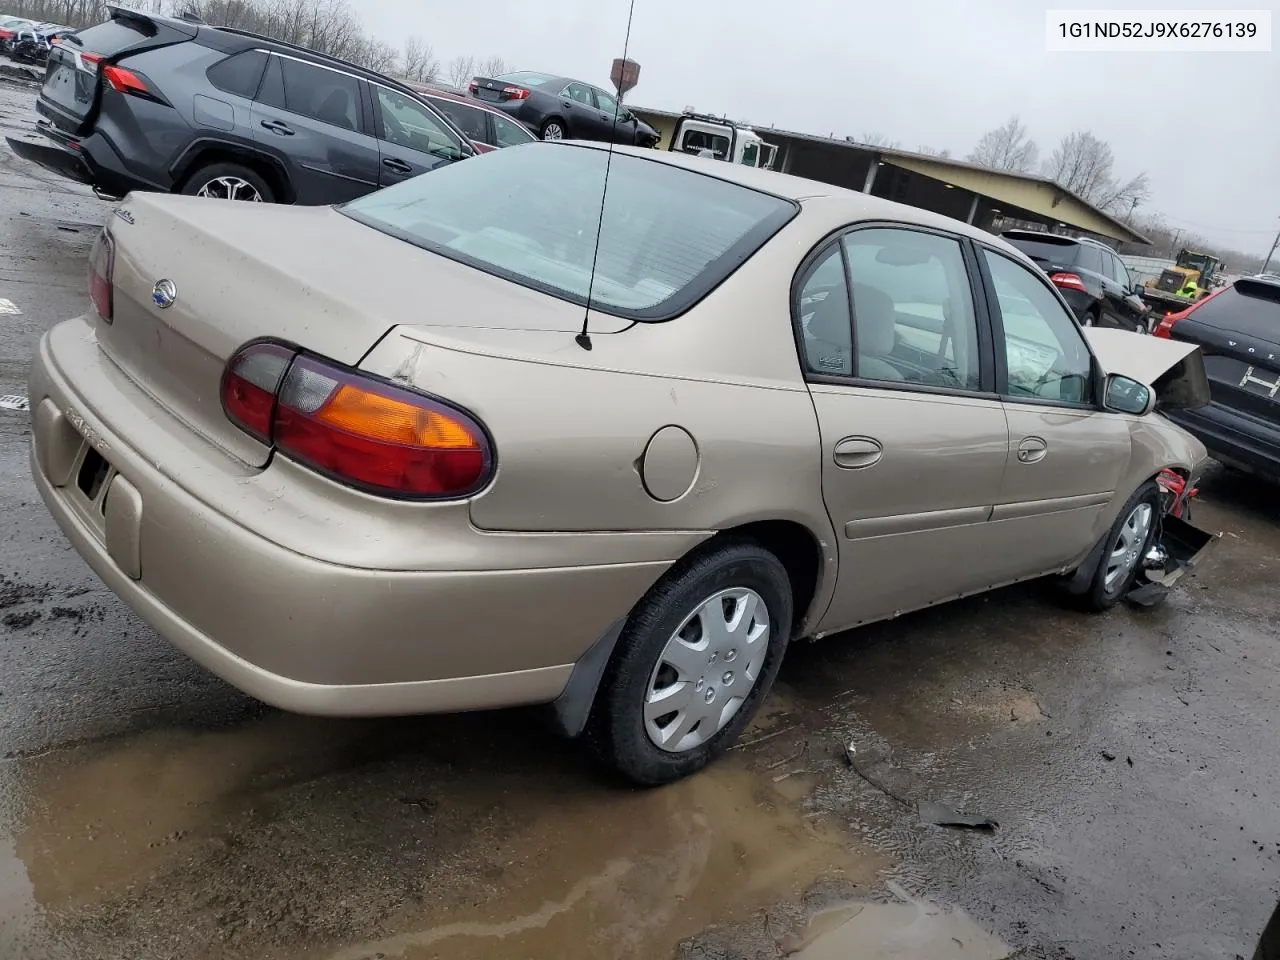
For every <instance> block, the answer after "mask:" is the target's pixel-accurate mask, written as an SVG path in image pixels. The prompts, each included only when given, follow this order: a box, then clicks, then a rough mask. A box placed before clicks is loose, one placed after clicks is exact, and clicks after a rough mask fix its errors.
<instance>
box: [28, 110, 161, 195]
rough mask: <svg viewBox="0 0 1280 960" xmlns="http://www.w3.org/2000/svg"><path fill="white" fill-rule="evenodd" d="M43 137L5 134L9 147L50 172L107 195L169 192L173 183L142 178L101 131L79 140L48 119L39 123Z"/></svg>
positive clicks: (37, 128) (37, 130)
mask: <svg viewBox="0 0 1280 960" xmlns="http://www.w3.org/2000/svg"><path fill="white" fill-rule="evenodd" d="M36 132H37V133H39V134H40V135H41V136H42V138H43V139H42V140H38V141H34V140H18V139H15V138H13V137H6V138H5V139H6V140H7V141H8V144H9V148H10V149H11V150H13V152H14V153H16V154H17V155H18V156H20V157H22V158H23V159H24V160H30V161H31V162H32V163H35V164H38V165H39V166H41V167H44V169H46V170H48V171H50V172H51V173H56V174H58V176H61V177H66V178H67V179H68V180H74V181H75V182H77V183H83V184H86V185H88V186H91V187H96V188H97V189H98V190H100V191H102V192H103V193H105V194H109V195H111V196H115V197H123V196H125V195H126V194H128V193H130V192H131V191H133V190H157V191H161V192H168V191H169V189H170V188H171V187H172V184H170V183H163V182H159V181H151V180H146V179H143V178H141V177H139V176H137V174H135V173H132V172H131V171H129V170H128V169H127V168H126V166H125V164H124V161H123V160H122V159H121V157H120V154H119V153H118V152H117V150H116V149H115V147H114V146H113V145H112V144H111V143H110V142H108V140H107V138H106V137H104V136H103V135H102V134H101V133H99V132H96V131H95V132H94V133H91V134H89V136H87V137H85V138H84V139H83V140H77V139H75V138H73V137H69V136H67V135H66V134H63V133H62V132H61V131H59V130H57V129H56V128H54V127H53V126H52V124H50V123H48V122H47V121H41V122H40V123H38V124H36Z"/></svg>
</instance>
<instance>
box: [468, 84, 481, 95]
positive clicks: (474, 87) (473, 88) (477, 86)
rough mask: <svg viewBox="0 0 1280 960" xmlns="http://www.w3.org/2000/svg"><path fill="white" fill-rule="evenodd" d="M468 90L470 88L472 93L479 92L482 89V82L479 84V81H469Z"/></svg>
mask: <svg viewBox="0 0 1280 960" xmlns="http://www.w3.org/2000/svg"><path fill="white" fill-rule="evenodd" d="M467 90H468V91H469V92H471V93H476V92H478V91H479V90H480V84H478V83H468V84H467Z"/></svg>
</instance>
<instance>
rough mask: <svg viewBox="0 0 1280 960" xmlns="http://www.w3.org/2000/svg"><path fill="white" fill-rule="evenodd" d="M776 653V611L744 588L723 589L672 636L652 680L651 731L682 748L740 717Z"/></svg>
mask: <svg viewBox="0 0 1280 960" xmlns="http://www.w3.org/2000/svg"><path fill="white" fill-rule="evenodd" d="M768 650H769V611H768V609H767V608H766V607H765V603H764V600H763V599H761V597H760V594H758V593H756V592H755V591H754V590H748V589H746V588H745V587H734V588H732V589H729V590H721V591H720V592H719V593H716V594H713V595H712V596H710V597H708V598H707V599H706V600H704V601H703V602H702V603H700V604H699V605H698V607H697V608H696V609H695V610H694V611H693V613H691V614H689V616H687V617H686V618H685V620H684V622H683V623H682V624H680V628H679V629H678V630H676V632H675V633H674V634H672V635H671V639H670V640H668V641H667V645H666V646H665V647H664V648H663V650H662V655H661V656H659V657H658V662H657V664H656V665H655V666H654V668H653V673H652V674H651V675H650V677H649V692H648V694H647V696H646V697H645V703H644V729H645V732H646V733H647V734H648V735H649V739H650V740H651V741H653V743H654V745H655V746H657V747H659V748H661V749H663V750H666V751H667V752H668V753H683V752H684V751H686V750H692V749H694V748H695V747H698V746H701V745H702V744H704V743H706V742H707V741H708V740H710V739H711V738H712V737H714V736H715V735H716V734H717V733H719V732H720V731H721V730H723V729H724V726H725V724H727V723H728V722H729V721H730V720H732V719H733V716H734V714H736V713H737V712H738V710H739V709H740V708H741V707H742V704H743V702H744V701H745V700H746V699H747V696H748V695H749V694H750V693H751V690H752V688H753V687H754V686H755V685H756V679H757V678H758V677H759V676H760V669H761V667H763V666H764V658H765V654H766V653H767V652H768Z"/></svg>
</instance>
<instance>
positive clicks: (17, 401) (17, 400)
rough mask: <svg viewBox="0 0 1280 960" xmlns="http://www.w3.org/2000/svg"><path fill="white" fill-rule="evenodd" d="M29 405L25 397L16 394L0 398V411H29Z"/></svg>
mask: <svg viewBox="0 0 1280 960" xmlns="http://www.w3.org/2000/svg"><path fill="white" fill-rule="evenodd" d="M30 409H31V403H30V401H29V400H27V398H26V397H22V396H19V395H18V394H16V393H11V394H7V395H6V396H3V397H0V410H30Z"/></svg>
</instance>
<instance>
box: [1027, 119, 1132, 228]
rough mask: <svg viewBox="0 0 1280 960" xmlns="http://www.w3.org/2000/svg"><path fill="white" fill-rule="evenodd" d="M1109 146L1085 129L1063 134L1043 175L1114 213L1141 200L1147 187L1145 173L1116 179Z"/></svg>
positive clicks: (1102, 208) (1113, 161)
mask: <svg viewBox="0 0 1280 960" xmlns="http://www.w3.org/2000/svg"><path fill="white" fill-rule="evenodd" d="M1114 166H1115V155H1114V153H1112V150H1111V145H1110V144H1108V143H1107V142H1106V141H1105V140H1101V139H1099V138H1098V137H1096V136H1094V135H1093V134H1092V133H1090V132H1089V131H1087V130H1076V131H1074V132H1072V133H1069V134H1067V135H1066V136H1065V137H1063V138H1062V140H1061V141H1059V143H1058V146H1057V147H1055V148H1054V151H1053V155H1052V156H1051V157H1050V158H1049V162H1048V163H1046V164H1045V167H1044V172H1045V175H1046V176H1048V177H1049V178H1050V179H1052V180H1053V182H1054V183H1057V184H1059V185H1060V186H1063V187H1065V188H1066V189H1068V190H1070V191H1071V192H1072V193H1074V194H1076V196H1078V197H1080V198H1082V199H1083V200H1086V201H1088V202H1089V203H1091V204H1093V205H1094V206H1095V207H1098V208H1099V209H1101V210H1106V211H1108V212H1114V211H1117V210H1122V209H1124V208H1125V207H1128V206H1132V205H1134V203H1135V202H1141V201H1143V200H1145V199H1147V197H1148V196H1149V195H1150V193H1151V188H1150V184H1149V182H1148V180H1147V175H1146V174H1145V173H1139V174H1137V175H1136V176H1134V177H1132V178H1130V179H1129V180H1125V181H1120V180H1117V179H1116V177H1115V176H1114V175H1113V174H1112V169H1113V168H1114Z"/></svg>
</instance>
